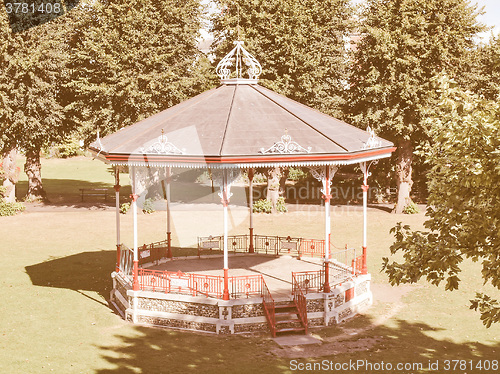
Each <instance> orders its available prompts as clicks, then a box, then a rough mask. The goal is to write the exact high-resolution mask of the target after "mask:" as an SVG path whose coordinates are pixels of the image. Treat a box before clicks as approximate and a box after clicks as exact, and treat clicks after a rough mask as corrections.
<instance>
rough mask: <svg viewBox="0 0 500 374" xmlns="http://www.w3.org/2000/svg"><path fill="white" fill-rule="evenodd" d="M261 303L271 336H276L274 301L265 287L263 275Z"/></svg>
mask: <svg viewBox="0 0 500 374" xmlns="http://www.w3.org/2000/svg"><path fill="white" fill-rule="evenodd" d="M262 305H263V306H264V312H265V314H266V319H267V322H268V324H269V328H270V329H271V334H272V335H273V338H275V337H276V317H275V305H276V304H275V302H274V299H273V297H272V295H271V292H270V291H269V288H268V287H267V284H266V282H265V281H264V277H262Z"/></svg>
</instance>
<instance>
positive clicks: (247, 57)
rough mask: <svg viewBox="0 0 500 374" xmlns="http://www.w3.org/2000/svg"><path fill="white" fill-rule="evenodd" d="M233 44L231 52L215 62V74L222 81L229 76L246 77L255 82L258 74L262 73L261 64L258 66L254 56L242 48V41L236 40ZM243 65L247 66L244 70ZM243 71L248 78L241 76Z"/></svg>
mask: <svg viewBox="0 0 500 374" xmlns="http://www.w3.org/2000/svg"><path fill="white" fill-rule="evenodd" d="M234 44H235V45H236V46H235V47H234V48H233V49H232V50H231V52H229V53H228V54H227V55H226V56H225V57H224V58H223V59H222V60H220V62H219V63H218V64H217V69H216V72H217V75H218V76H219V78H220V79H221V81H222V82H224V81H227V80H229V79H231V78H236V79H248V80H250V81H254V82H256V81H257V79H258V78H259V75H260V74H261V73H262V66H260V64H259V62H258V61H257V60H256V59H255V57H253V56H252V55H251V54H250V53H248V52H247V51H246V49H245V48H243V41H241V40H237V41H235V42H234ZM231 67H233V69H231ZM245 67H248V69H247V70H246V71H244V68H245ZM245 72H246V73H247V74H248V78H243V75H244V73H245ZM226 83H227V82H226ZM252 83H253V82H252Z"/></svg>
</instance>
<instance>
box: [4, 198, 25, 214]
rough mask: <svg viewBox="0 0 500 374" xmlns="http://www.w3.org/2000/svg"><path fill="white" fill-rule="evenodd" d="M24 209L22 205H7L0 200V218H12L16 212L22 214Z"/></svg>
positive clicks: (18, 203) (17, 203)
mask: <svg viewBox="0 0 500 374" xmlns="http://www.w3.org/2000/svg"><path fill="white" fill-rule="evenodd" d="M24 209H25V206H24V205H23V203H20V202H16V203H7V202H5V201H3V200H0V216H13V215H14V214H16V213H17V212H22V211H23V210H24Z"/></svg>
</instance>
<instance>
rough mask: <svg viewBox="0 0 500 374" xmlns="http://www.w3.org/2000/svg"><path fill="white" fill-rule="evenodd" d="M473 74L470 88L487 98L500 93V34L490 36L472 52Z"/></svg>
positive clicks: (491, 98)
mask: <svg viewBox="0 0 500 374" xmlns="http://www.w3.org/2000/svg"><path fill="white" fill-rule="evenodd" d="M474 62H475V63H476V71H475V73H476V74H475V75H474V76H473V77H472V80H473V82H472V84H471V86H472V87H471V88H472V90H473V91H474V92H476V93H477V94H479V95H481V96H483V97H484V98H485V99H487V100H495V99H497V98H498V97H499V95H500V35H497V36H496V37H491V39H490V40H489V42H488V43H486V44H485V45H482V46H481V47H480V48H478V49H477V50H476V51H475V53H474Z"/></svg>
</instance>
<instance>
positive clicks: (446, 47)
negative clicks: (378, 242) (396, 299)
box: [345, 0, 484, 211]
mask: <svg viewBox="0 0 500 374" xmlns="http://www.w3.org/2000/svg"><path fill="white" fill-rule="evenodd" d="M476 16H477V6H476V5H471V4H470V3H469V1H468V0H399V1H382V0H367V1H366V2H364V3H363V5H362V8H361V14H360V29H359V35H361V37H360V41H359V43H357V50H356V51H355V53H354V56H353V58H352V69H351V72H352V73H351V76H350V79H349V81H350V89H349V94H348V97H349V98H348V105H347V106H346V108H345V110H346V112H349V121H350V122H351V123H353V124H354V125H356V126H358V127H360V128H363V129H366V127H367V126H370V127H371V128H372V129H375V131H376V133H377V135H380V136H382V137H384V138H386V139H388V140H391V141H393V142H394V143H395V145H396V146H397V147H398V149H397V151H396V156H397V160H396V162H397V164H396V173H395V175H396V178H397V180H398V182H399V183H398V186H401V185H404V187H406V186H411V182H412V175H414V176H415V177H416V179H417V181H416V184H417V185H421V184H422V183H421V182H422V179H424V178H425V176H426V174H427V173H426V172H427V169H426V168H425V165H424V164H423V159H421V158H419V157H418V156H417V157H416V156H414V155H413V150H414V147H416V146H418V145H420V144H422V142H423V141H425V140H426V139H427V133H426V129H425V124H424V113H425V111H426V110H427V109H429V108H432V107H434V106H435V105H437V100H438V95H437V94H436V92H435V90H434V89H433V83H432V80H433V78H434V77H436V76H437V75H439V74H441V73H443V72H445V73H446V74H448V75H449V76H451V77H454V78H456V79H457V80H460V79H462V78H463V80H464V81H467V82H464V84H466V83H469V82H468V80H469V76H470V75H471V73H470V72H471V71H472V70H473V69H474V66H475V64H474V62H473V61H474V54H473V51H474V50H475V42H474V37H475V36H477V34H478V33H479V32H481V31H484V26H483V25H481V24H479V23H478V21H477V19H476ZM413 171H415V173H413ZM389 173H390V171H389V170H386V173H384V174H385V175H387V174H389ZM381 177H383V176H381ZM383 178H386V177H383ZM404 190H405V191H406V188H405V189H404ZM409 192H410V188H408V193H407V194H406V196H404V195H403V194H398V199H400V201H398V203H397V209H396V210H397V211H402V210H403V208H404V207H405V206H406V204H407V201H410V200H409V198H410V196H409Z"/></svg>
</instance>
